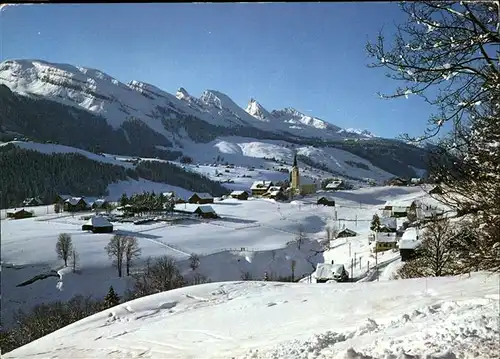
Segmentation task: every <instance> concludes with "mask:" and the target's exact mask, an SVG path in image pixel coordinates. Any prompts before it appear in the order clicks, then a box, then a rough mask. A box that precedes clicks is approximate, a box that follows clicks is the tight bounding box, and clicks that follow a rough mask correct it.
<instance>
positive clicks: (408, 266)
mask: <svg viewBox="0 0 500 359" xmlns="http://www.w3.org/2000/svg"><path fill="white" fill-rule="evenodd" d="M457 233H458V232H457V230H456V229H454V227H453V226H452V225H451V224H450V220H449V219H447V218H444V219H437V218H434V219H433V221H431V222H430V223H429V224H428V225H427V227H426V228H425V229H424V231H423V234H422V245H421V247H420V248H419V249H418V250H417V251H418V255H417V258H416V259H414V260H411V261H409V262H407V263H405V265H404V266H403V267H402V268H401V270H400V271H399V274H400V276H401V277H402V278H412V277H441V276H446V275H453V274H458V272H459V271H460V269H459V268H458V267H457V265H456V260H457V252H456V251H454V250H453V248H454V246H453V243H454V241H455V238H456V236H457Z"/></svg>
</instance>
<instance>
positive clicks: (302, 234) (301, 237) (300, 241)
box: [295, 224, 307, 250]
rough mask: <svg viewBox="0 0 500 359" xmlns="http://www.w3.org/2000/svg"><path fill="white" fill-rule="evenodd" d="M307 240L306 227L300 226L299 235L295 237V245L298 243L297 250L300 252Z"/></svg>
mask: <svg viewBox="0 0 500 359" xmlns="http://www.w3.org/2000/svg"><path fill="white" fill-rule="evenodd" d="M306 239H307V236H306V233H305V232H304V226H302V224H300V225H299V227H298V230H297V235H296V236H295V243H297V248H298V249H299V250H300V248H301V247H302V244H304V241H305V240H306Z"/></svg>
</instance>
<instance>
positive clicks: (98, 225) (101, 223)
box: [82, 216, 113, 233]
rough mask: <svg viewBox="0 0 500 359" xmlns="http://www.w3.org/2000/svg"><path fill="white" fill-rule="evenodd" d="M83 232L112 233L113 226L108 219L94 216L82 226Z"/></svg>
mask: <svg viewBox="0 0 500 359" xmlns="http://www.w3.org/2000/svg"><path fill="white" fill-rule="evenodd" d="M82 231H92V233H111V232H113V225H112V224H111V222H109V221H108V220H107V219H106V218H104V217H101V216H92V217H90V219H89V220H88V222H87V223H85V224H84V225H83V226H82Z"/></svg>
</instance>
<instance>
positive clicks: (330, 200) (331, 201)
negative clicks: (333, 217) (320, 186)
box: [316, 196, 335, 207]
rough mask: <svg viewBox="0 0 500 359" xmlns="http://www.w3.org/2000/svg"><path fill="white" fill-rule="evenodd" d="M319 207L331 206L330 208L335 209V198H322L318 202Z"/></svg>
mask: <svg viewBox="0 0 500 359" xmlns="http://www.w3.org/2000/svg"><path fill="white" fill-rule="evenodd" d="M316 204H317V205H323V206H329V207H335V200H334V199H333V198H328V197H324V196H323V197H321V198H318V200H317V201H316Z"/></svg>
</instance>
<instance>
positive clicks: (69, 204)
mask: <svg viewBox="0 0 500 359" xmlns="http://www.w3.org/2000/svg"><path fill="white" fill-rule="evenodd" d="M90 206H91V205H90V204H89V203H88V202H87V201H86V200H85V198H84V197H71V198H68V199H67V200H65V201H64V210H65V211H68V212H78V211H85V210H88V209H90Z"/></svg>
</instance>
